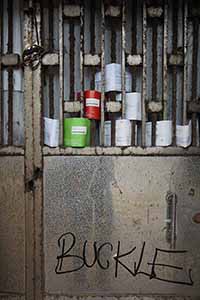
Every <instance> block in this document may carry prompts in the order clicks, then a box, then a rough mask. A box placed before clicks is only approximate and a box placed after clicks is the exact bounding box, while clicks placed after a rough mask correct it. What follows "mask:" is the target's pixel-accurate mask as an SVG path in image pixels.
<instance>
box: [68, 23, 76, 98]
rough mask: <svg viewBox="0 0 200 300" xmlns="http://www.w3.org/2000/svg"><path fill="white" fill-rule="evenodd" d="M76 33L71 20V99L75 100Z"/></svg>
mask: <svg viewBox="0 0 200 300" xmlns="http://www.w3.org/2000/svg"><path fill="white" fill-rule="evenodd" d="M74 45H75V35H74V22H72V21H70V22H69V57H70V61H69V69H70V95H69V98H70V101H74V83H75V78H74V77H75V75H74V69H75V59H74V55H75V53H74V52H75V47H74Z"/></svg>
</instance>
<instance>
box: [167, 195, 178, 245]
mask: <svg viewBox="0 0 200 300" xmlns="http://www.w3.org/2000/svg"><path fill="white" fill-rule="evenodd" d="M166 202H167V213H166V219H165V222H166V240H167V242H168V243H170V247H171V248H172V249H175V248H176V236H177V232H176V221H177V220H176V218H177V215H176V207H177V195H176V194H175V193H172V192H170V191H168V192H167V195H166Z"/></svg>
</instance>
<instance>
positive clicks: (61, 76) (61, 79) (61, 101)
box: [59, 2, 64, 145]
mask: <svg viewBox="0 0 200 300" xmlns="http://www.w3.org/2000/svg"><path fill="white" fill-rule="evenodd" d="M63 46H64V37H63V5H62V2H60V4H59V61H60V65H59V84H60V85H59V88H60V95H59V120H60V144H61V145H62V143H63V106H64V51H63Z"/></svg>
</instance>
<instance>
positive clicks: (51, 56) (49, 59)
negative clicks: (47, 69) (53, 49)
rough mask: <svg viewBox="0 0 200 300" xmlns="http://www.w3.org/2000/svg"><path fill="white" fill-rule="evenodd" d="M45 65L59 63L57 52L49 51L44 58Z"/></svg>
mask: <svg viewBox="0 0 200 300" xmlns="http://www.w3.org/2000/svg"><path fill="white" fill-rule="evenodd" d="M42 64H43V65H44V66H54V65H58V64H59V57H58V54H57V53H47V54H45V55H44V56H43V58H42Z"/></svg>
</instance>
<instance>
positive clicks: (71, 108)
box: [64, 101, 81, 113]
mask: <svg viewBox="0 0 200 300" xmlns="http://www.w3.org/2000/svg"><path fill="white" fill-rule="evenodd" d="M80 110H81V103H80V101H65V103H64V111H65V112H69V113H74V112H80Z"/></svg>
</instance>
